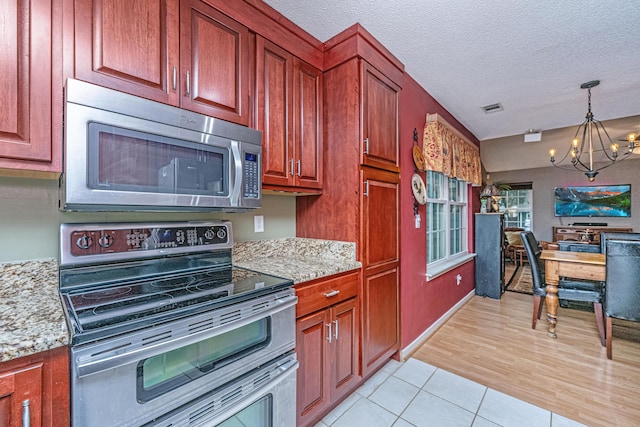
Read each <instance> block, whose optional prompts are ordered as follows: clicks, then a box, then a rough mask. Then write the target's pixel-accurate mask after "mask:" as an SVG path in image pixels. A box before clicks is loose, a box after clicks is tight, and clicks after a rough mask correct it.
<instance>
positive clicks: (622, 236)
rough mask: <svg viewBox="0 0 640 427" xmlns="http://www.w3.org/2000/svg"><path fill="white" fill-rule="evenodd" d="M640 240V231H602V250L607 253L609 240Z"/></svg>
mask: <svg viewBox="0 0 640 427" xmlns="http://www.w3.org/2000/svg"><path fill="white" fill-rule="evenodd" d="M609 239H616V240H640V233H611V232H608V233H605V232H602V233H600V252H602V253H603V254H606V253H607V240H609Z"/></svg>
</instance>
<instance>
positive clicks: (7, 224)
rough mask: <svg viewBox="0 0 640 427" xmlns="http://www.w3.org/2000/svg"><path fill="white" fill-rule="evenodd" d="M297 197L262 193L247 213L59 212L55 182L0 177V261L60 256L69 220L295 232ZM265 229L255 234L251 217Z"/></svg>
mask: <svg viewBox="0 0 640 427" xmlns="http://www.w3.org/2000/svg"><path fill="white" fill-rule="evenodd" d="M295 200H296V199H295V197H286V196H275V195H264V196H263V201H262V208H260V209H256V210H255V211H252V212H248V213H234V214H231V213H146V212H145V213H122V212H117V213H116V212H114V213H105V212H91V213H86V212H60V211H58V182H57V181H50V180H40V179H24V178H6V177H0V262H11V261H26V260H34V259H42V258H57V257H58V247H59V244H58V241H59V237H58V234H59V225H60V224H62V223H68V222H127V221H133V222H135V221H184V220H203V219H227V220H231V221H232V222H233V231H234V236H235V240H237V241H248V240H263V239H273V238H281V237H295V235H296V201H295ZM256 215H262V216H264V230H265V231H264V232H263V233H254V232H253V229H254V228H253V223H254V220H253V218H254V216H256Z"/></svg>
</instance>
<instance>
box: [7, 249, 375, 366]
mask: <svg viewBox="0 0 640 427" xmlns="http://www.w3.org/2000/svg"><path fill="white" fill-rule="evenodd" d="M355 258H356V246H355V243H350V242H336V241H328V240H317V239H304V238H285V239H272V240H261V241H251V242H236V244H235V246H234V248H233V263H234V265H235V266H237V267H242V268H248V269H250V270H255V271H260V272H262V273H266V274H272V275H275V276H279V277H285V278H289V279H292V280H293V281H294V283H296V284H297V283H302V282H306V281H310V280H314V279H318V278H321V277H326V276H331V275H333V274H337V273H343V272H348V271H351V270H356V269H359V268H361V267H362V264H361V263H360V262H358V261H356V260H355ZM63 310H64V308H63V305H62V301H61V300H60V293H59V289H58V261H57V260H55V259H47V260H35V261H24V262H15V263H4V264H0V362H4V361H7V360H11V359H15V358H18V357H22V356H27V355H31V354H35V353H39V352H41V351H46V350H50V349H53V348H56V347H61V346H65V345H68V344H69V342H70V337H69V331H68V329H67V325H66V321H65V315H64V311H63Z"/></svg>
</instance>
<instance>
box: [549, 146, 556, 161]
mask: <svg viewBox="0 0 640 427" xmlns="http://www.w3.org/2000/svg"><path fill="white" fill-rule="evenodd" d="M549 156H551V158H552V159H553V158H554V157H555V156H556V149H555V148H552V149H551V150H549Z"/></svg>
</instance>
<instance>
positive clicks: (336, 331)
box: [333, 320, 338, 341]
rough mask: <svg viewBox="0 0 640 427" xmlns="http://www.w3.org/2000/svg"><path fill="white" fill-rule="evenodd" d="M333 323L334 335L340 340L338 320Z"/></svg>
mask: <svg viewBox="0 0 640 427" xmlns="http://www.w3.org/2000/svg"><path fill="white" fill-rule="evenodd" d="M333 324H334V325H335V328H334V332H333V337H334V338H335V339H336V341H338V321H337V320H334V321H333Z"/></svg>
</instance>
